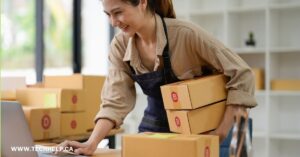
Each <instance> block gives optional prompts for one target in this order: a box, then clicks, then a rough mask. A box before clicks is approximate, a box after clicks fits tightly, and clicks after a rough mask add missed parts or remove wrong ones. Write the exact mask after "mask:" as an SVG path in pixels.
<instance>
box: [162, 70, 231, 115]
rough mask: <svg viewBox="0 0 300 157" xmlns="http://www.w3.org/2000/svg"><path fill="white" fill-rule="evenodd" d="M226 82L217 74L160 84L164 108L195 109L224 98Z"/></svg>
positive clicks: (224, 78)
mask: <svg viewBox="0 0 300 157" xmlns="http://www.w3.org/2000/svg"><path fill="white" fill-rule="evenodd" d="M226 82H227V79H226V77H225V76H224V75H221V74H219V75H211V76H205V77H200V78H196V79H192V80H186V81H180V82H176V83H172V84H168V85H164V86H161V92H162V97H163V101H164V106H165V109H195V108H198V107H201V106H205V105H209V104H212V103H215V102H218V101H221V100H224V99H226V97H227V91H226V88H225V85H226Z"/></svg>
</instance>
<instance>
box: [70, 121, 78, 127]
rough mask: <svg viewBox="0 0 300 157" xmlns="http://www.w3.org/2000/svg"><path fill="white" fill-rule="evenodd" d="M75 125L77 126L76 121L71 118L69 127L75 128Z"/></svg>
mask: <svg viewBox="0 0 300 157" xmlns="http://www.w3.org/2000/svg"><path fill="white" fill-rule="evenodd" d="M76 127H77V122H76V120H72V121H71V128H72V129H76Z"/></svg>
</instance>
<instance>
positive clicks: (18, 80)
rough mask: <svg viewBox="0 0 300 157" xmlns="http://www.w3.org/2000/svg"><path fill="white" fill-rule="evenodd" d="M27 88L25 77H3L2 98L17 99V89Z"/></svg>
mask: <svg viewBox="0 0 300 157" xmlns="http://www.w3.org/2000/svg"><path fill="white" fill-rule="evenodd" d="M22 88H26V79H25V77H1V100H11V101H15V100H16V90H17V89H22Z"/></svg>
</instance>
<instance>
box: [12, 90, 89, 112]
mask: <svg viewBox="0 0 300 157" xmlns="http://www.w3.org/2000/svg"><path fill="white" fill-rule="evenodd" d="M17 100H18V101H19V102H20V103H21V104H22V105H24V106H36V107H54V108H55V107H56V108H60V111H61V112H77V111H84V107H83V104H84V97H83V91H81V90H75V89H59V88H26V89H20V90H17Z"/></svg>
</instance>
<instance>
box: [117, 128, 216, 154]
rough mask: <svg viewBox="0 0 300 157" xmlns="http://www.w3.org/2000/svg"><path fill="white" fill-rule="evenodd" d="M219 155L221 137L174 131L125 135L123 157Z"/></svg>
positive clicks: (123, 138)
mask: <svg viewBox="0 0 300 157" xmlns="http://www.w3.org/2000/svg"><path fill="white" fill-rule="evenodd" d="M167 156H170V157H185V156H186V157H219V137H218V136H212V135H183V134H172V133H169V134H168V133H142V134H134V135H123V137H122V157H167Z"/></svg>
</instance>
